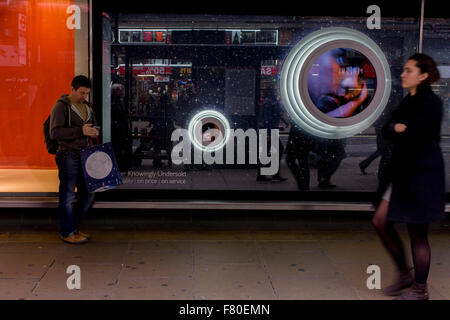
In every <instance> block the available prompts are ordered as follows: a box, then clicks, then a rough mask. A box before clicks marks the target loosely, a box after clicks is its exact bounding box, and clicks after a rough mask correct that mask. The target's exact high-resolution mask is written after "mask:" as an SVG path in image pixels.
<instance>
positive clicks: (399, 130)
mask: <svg viewBox="0 0 450 320" xmlns="http://www.w3.org/2000/svg"><path fill="white" fill-rule="evenodd" d="M406 128H407V127H406V125H404V124H403V123H396V124H395V125H394V131H395V132H397V133H402V132H405V130H406Z"/></svg>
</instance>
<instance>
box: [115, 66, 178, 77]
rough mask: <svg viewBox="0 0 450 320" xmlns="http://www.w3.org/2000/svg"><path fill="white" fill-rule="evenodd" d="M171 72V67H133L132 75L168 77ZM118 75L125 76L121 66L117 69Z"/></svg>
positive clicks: (123, 68)
mask: <svg viewBox="0 0 450 320" xmlns="http://www.w3.org/2000/svg"><path fill="white" fill-rule="evenodd" d="M171 72H172V68H171V67H156V66H151V67H145V66H139V67H133V75H170V74H171ZM119 74H120V75H124V74H125V67H124V66H121V67H119Z"/></svg>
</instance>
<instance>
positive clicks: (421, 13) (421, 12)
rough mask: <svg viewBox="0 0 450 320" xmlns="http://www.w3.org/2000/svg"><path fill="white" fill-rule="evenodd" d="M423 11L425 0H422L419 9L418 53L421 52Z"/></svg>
mask: <svg viewBox="0 0 450 320" xmlns="http://www.w3.org/2000/svg"><path fill="white" fill-rule="evenodd" d="M424 13H425V0H422V7H421V9H420V29H419V53H422V44H423V20H424Z"/></svg>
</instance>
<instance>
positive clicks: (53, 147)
mask: <svg viewBox="0 0 450 320" xmlns="http://www.w3.org/2000/svg"><path fill="white" fill-rule="evenodd" d="M66 106H67V111H68V114H69V127H70V126H71V125H70V124H71V122H70V108H69V106H68V105H66ZM50 116H51V114H50V115H49V116H48V117H47V120H45V122H44V126H43V131H44V140H45V146H46V147H47V151H48V153H50V154H56V152H57V151H58V146H59V145H58V141H57V140H55V139H52V138H51V136H50Z"/></svg>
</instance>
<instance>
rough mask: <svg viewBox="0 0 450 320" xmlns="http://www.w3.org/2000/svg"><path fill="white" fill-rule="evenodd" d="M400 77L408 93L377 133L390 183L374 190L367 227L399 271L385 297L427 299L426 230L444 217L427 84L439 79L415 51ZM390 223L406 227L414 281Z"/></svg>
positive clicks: (437, 112) (435, 118) (434, 99)
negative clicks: (384, 145) (385, 150)
mask: <svg viewBox="0 0 450 320" xmlns="http://www.w3.org/2000/svg"><path fill="white" fill-rule="evenodd" d="M400 77H401V79H402V87H403V88H404V89H406V90H408V92H409V94H408V95H407V96H406V97H405V98H404V99H403V100H402V101H401V102H400V104H399V106H398V107H397V109H396V110H395V111H394V112H393V114H392V117H391V119H390V121H388V122H387V123H386V125H385V126H384V127H383V129H382V134H383V136H384V138H386V139H388V140H390V141H391V142H392V143H393V145H394V149H393V153H392V159H391V163H390V165H389V170H388V174H389V181H390V183H388V184H384V186H381V185H380V187H379V189H378V190H379V195H380V196H381V195H382V196H381V197H379V199H378V201H377V202H378V207H377V210H376V212H375V214H374V217H373V220H372V223H373V225H374V226H375V228H376V231H377V233H378V235H379V236H380V238H381V240H382V242H383V244H384V245H385V247H386V249H387V250H388V252H389V253H390V255H391V257H392V258H393V260H394V262H395V264H396V266H397V269H398V272H399V275H398V279H397V281H396V282H395V283H394V284H393V285H391V286H389V287H387V288H385V289H384V293H385V294H387V295H392V296H394V295H399V294H400V293H401V291H402V290H403V289H406V288H409V287H410V289H409V290H408V291H406V292H404V293H403V294H402V295H400V296H399V297H397V298H396V300H397V299H398V300H428V289H427V278H428V273H429V269H430V257H431V251H430V246H429V243H428V227H429V224H430V223H432V222H438V221H441V220H442V219H444V217H445V172H444V161H443V157H442V151H441V148H440V134H441V132H440V130H441V121H442V102H441V100H440V99H439V97H438V96H436V95H435V94H434V93H433V91H432V90H431V86H430V84H431V83H433V82H435V81H437V80H439V78H440V76H439V71H438V69H437V66H436V63H435V62H434V61H433V59H432V58H431V57H429V56H428V55H425V54H420V53H419V54H414V55H413V56H411V57H410V58H409V59H408V61H407V62H406V64H405V66H404V68H403V73H402V74H401V76H400ZM386 187H387V188H386ZM395 222H403V223H406V224H407V228H408V234H409V237H410V239H411V250H412V258H413V264H414V278H413V277H412V276H411V274H410V272H409V267H408V264H407V263H406V258H405V252H404V249H403V245H402V241H401V239H400V237H399V235H398V233H397V231H396V230H395V227H394V223H395Z"/></svg>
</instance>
